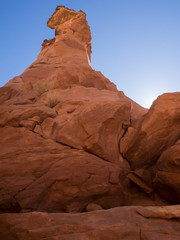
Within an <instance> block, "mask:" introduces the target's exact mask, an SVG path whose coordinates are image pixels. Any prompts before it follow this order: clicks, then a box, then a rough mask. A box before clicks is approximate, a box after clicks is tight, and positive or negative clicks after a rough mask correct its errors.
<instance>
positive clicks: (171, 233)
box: [0, 207, 180, 240]
mask: <svg viewBox="0 0 180 240" xmlns="http://www.w3.org/2000/svg"><path fill="white" fill-rule="evenodd" d="M145 210H147V211H148V210H149V208H148V207H146V208H145ZM149 211H150V210H149ZM0 238H1V239H6V240H16V239H18V240H24V239H26V240H31V239H34V240H41V239H48V240H50V239H51V240H77V239H78V240H85V239H88V240H119V239H122V240H152V239H153V240H159V239H163V240H172V239H173V240H179V238H180V224H179V222H178V219H177V218H176V216H175V217H174V219H172V220H169V219H168V218H164V216H163V218H161V216H160V217H158V218H154V217H153V218H146V217H143V216H142V215H141V214H138V207H121V208H113V209H110V210H100V211H94V212H90V213H81V214H63V213H54V214H53V213H50V214H47V213H39V212H33V213H23V214H22V213H21V214H2V215H0Z"/></svg>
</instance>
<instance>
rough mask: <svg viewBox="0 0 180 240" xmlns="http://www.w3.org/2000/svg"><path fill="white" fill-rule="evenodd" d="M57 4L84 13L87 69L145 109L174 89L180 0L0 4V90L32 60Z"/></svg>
mask: <svg viewBox="0 0 180 240" xmlns="http://www.w3.org/2000/svg"><path fill="white" fill-rule="evenodd" d="M57 5H65V6H66V7H68V8H71V9H74V10H76V11H79V10H80V9H82V10H83V11H84V12H85V13H86V14H87V20H88V23H89V25H90V27H91V32H92V67H93V69H95V70H97V71H101V72H102V73H103V74H104V75H105V76H106V77H107V78H109V79H110V80H111V81H112V82H114V83H115V84H116V85H117V88H118V90H122V91H123V92H124V93H125V94H126V95H127V96H128V97H130V98H131V99H133V100H134V101H136V102H137V103H139V104H141V105H142V106H144V107H149V106H150V104H151V102H152V101H153V100H155V99H156V98H157V96H158V95H161V94H163V93H165V92H175V91H180V14H179V13H180V0H111V1H109V0H86V1H85V0H62V1H61V0H51V1H49V0H31V1H24V0H17V1H9V0H1V5H0V22H1V40H0V43H1V44H0V87H1V86H3V85H4V84H5V83H6V82H8V81H9V80H10V79H11V78H13V77H14V76H17V75H20V74H21V73H22V72H23V71H24V70H25V69H26V68H27V67H28V66H29V65H30V64H31V63H32V62H34V61H35V60H36V57H37V55H38V54H39V52H40V50H41V44H42V42H43V40H44V39H50V38H53V37H54V30H52V29H49V28H48V27H47V26H46V23H47V20H48V19H49V17H50V16H51V14H53V12H54V10H55V8H56V6H57Z"/></svg>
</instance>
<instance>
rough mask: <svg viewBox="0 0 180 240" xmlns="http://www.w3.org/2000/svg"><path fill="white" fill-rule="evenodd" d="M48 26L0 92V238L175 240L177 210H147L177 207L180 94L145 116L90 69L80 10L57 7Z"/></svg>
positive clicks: (88, 39)
mask: <svg viewBox="0 0 180 240" xmlns="http://www.w3.org/2000/svg"><path fill="white" fill-rule="evenodd" d="M48 26H49V27H50V28H52V29H55V35H56V36H55V38H54V39H50V40H47V39H46V40H45V41H44V42H43V44H42V49H41V52H40V54H39V55H38V57H37V60H36V61H35V62H34V63H32V64H31V66H30V67H28V68H27V69H26V70H25V71H24V73H22V74H21V75H20V76H17V77H15V78H13V79H12V80H10V81H9V82H8V83H7V84H6V85H5V86H4V87H2V88H0V131H1V138H0V212H1V213H7V214H2V215H0V234H1V235H0V237H1V238H2V239H61V240H62V239H141V240H142V239H144V240H145V239H152V238H153V239H159V238H160V237H161V238H162V239H179V233H178V231H179V228H178V223H177V220H178V218H179V217H177V216H179V213H177V209H179V208H178V207H177V206H176V210H175V208H174V207H173V206H166V207H162V208H156V207H155V206H164V205H170V204H175V203H177V204H178V203H180V198H179V197H180V140H179V139H180V108H179V106H180V93H178V92H177V93H168V94H164V95H162V96H160V97H159V98H158V99H157V100H156V101H155V102H154V103H153V105H152V106H151V108H150V109H149V110H148V109H144V108H143V107H141V106H140V105H138V104H137V103H135V102H134V101H133V100H131V99H129V98H128V97H126V96H125V95H124V93H123V92H120V91H118V90H117V89H116V86H115V85H114V84H113V83H111V82H110V81H109V80H108V79H107V78H105V77H104V76H103V75H102V73H100V72H97V71H95V70H93V69H92V68H91V65H90V61H91V57H90V55H91V32H90V28H89V26H88V23H87V21H86V15H85V13H83V12H82V11H79V12H75V11H73V10H69V9H66V8H65V7H61V6H59V7H57V9H56V11H55V13H54V14H53V15H52V16H51V18H50V19H49V21H48ZM129 205H136V206H141V208H140V207H122V208H115V209H112V210H106V211H105V210H100V209H109V208H114V207H118V206H129ZM142 206H151V208H150V207H147V208H146V207H145V208H142ZM153 206H154V208H152V207H153ZM168 207H170V208H168ZM95 210H100V211H95ZM33 211H37V212H33ZM41 211H43V212H48V213H49V214H48V213H42V212H41ZM86 211H91V212H90V213H81V214H80V213H79V214H77V212H86ZM94 211H95V212H94ZM12 212H14V213H18V214H14V215H13V214H9V213H12ZM25 212H32V213H25ZM53 212H54V214H53ZM55 212H66V213H68V214H62V213H56V214H55ZM138 212H139V213H140V214H141V215H140V214H139V213H138ZM71 213H76V214H71ZM154 214H155V215H154ZM143 216H145V217H154V216H155V218H156V217H158V218H164V219H163V220H162V219H154V220H152V221H150V220H148V219H146V218H144V217H143ZM173 216H176V217H175V218H176V219H173V220H167V219H171V218H174V217H173ZM122 219H123V220H122ZM165 219H166V220H165ZM143 224H144V225H143ZM167 226H168V227H167ZM172 236H173V237H172Z"/></svg>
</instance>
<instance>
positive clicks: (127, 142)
mask: <svg viewBox="0 0 180 240" xmlns="http://www.w3.org/2000/svg"><path fill="white" fill-rule="evenodd" d="M179 106H180V93H178V92H177V93H166V94H164V95H162V96H160V97H159V98H158V99H157V100H156V101H155V102H154V103H153V105H152V106H151V108H150V110H149V111H148V113H147V114H146V115H145V116H143V118H141V119H140V120H139V121H138V123H137V124H136V126H135V127H129V128H128V130H127V132H126V134H125V136H124V138H122V139H121V142H120V152H121V153H122V155H123V156H124V157H125V158H126V159H127V160H128V162H129V163H130V165H131V169H132V170H133V173H134V174H136V176H138V177H140V178H141V179H144V181H145V182H146V184H148V185H149V186H150V187H151V188H155V189H157V190H158V191H159V192H160V193H161V195H162V196H164V197H165V198H166V199H169V200H170V201H171V202H174V203H179V202H180V140H179V139H180V108H179Z"/></svg>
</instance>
